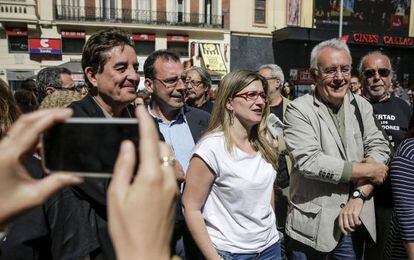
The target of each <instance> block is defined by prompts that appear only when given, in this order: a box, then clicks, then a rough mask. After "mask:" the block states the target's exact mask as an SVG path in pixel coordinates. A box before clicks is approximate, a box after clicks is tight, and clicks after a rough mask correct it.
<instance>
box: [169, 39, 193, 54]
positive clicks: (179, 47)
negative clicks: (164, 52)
mask: <svg viewBox="0 0 414 260" xmlns="http://www.w3.org/2000/svg"><path fill="white" fill-rule="evenodd" d="M167 49H168V50H169V51H172V52H175V53H177V54H178V55H179V56H180V57H188V42H168V43H167Z"/></svg>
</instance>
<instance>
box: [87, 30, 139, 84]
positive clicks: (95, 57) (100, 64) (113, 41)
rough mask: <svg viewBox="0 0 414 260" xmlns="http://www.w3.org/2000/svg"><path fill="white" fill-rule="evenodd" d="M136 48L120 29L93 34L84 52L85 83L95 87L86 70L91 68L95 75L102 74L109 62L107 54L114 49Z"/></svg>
mask: <svg viewBox="0 0 414 260" xmlns="http://www.w3.org/2000/svg"><path fill="white" fill-rule="evenodd" d="M125 45H127V46H131V47H132V48H133V47H134V42H133V41H132V40H131V37H130V36H129V35H128V34H126V33H125V32H123V31H121V30H119V29H113V28H112V29H107V30H102V31H99V32H97V33H95V34H92V35H91V37H90V38H89V39H88V41H87V42H86V43H85V46H84V47H83V52H82V70H83V73H84V76H85V82H86V84H87V85H88V86H89V87H93V86H92V84H91V83H90V82H89V80H88V77H87V75H86V74H85V69H86V68H87V67H91V68H92V70H93V72H94V73H101V72H102V71H103V68H104V66H105V64H106V62H107V59H108V56H107V55H106V54H107V52H108V51H109V50H111V49H113V48H114V47H118V46H121V47H122V50H123V48H124V46H125Z"/></svg>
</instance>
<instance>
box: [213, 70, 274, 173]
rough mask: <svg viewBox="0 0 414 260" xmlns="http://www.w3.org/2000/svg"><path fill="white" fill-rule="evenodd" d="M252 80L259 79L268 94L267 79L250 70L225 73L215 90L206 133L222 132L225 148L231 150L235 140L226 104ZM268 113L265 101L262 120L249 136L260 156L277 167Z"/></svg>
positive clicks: (267, 104) (268, 109) (267, 105)
mask: <svg viewBox="0 0 414 260" xmlns="http://www.w3.org/2000/svg"><path fill="white" fill-rule="evenodd" d="M254 81H260V82H261V83H262V85H263V90H264V92H265V94H266V95H267V94H268V85H267V81H266V80H265V79H264V78H263V77H262V76H260V75H259V74H257V73H255V72H253V71H250V70H236V71H233V72H230V73H229V74H227V75H226V76H225V77H224V78H223V79H222V81H221V83H220V87H219V88H218V90H217V95H216V100H215V104H214V108H213V111H212V114H211V118H210V123H209V126H208V128H207V131H206V134H208V133H213V132H220V131H222V132H223V133H224V138H225V142H226V149H227V150H228V151H229V152H231V151H232V149H233V148H234V144H235V140H234V137H233V136H232V135H231V133H230V125H231V121H232V115H231V112H230V111H229V110H227V108H226V104H227V102H228V101H229V100H231V99H232V98H233V97H234V95H235V94H237V93H238V92H240V91H242V90H243V89H244V88H246V87H247V86H249V85H250V84H251V83H252V82H254ZM269 113H270V108H269V103H268V102H265V107H264V113H263V116H262V120H261V121H260V123H259V124H258V125H255V126H254V127H253V128H252V131H251V133H250V136H249V138H250V139H251V140H252V141H253V143H254V145H255V147H256V149H257V150H258V151H259V152H260V153H261V155H262V157H263V158H264V159H265V160H266V161H267V162H268V163H270V164H272V165H273V167H274V168H275V169H276V167H277V148H276V147H275V146H274V145H272V143H271V141H270V139H269V133H268V130H267V121H268V117H269Z"/></svg>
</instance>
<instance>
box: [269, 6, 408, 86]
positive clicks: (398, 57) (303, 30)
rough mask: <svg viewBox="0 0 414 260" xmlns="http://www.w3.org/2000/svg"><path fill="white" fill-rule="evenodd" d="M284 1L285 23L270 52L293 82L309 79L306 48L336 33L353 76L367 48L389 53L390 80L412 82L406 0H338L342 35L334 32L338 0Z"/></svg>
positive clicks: (303, 83)
mask: <svg viewBox="0 0 414 260" xmlns="http://www.w3.org/2000/svg"><path fill="white" fill-rule="evenodd" d="M283 1H284V2H285V3H284V4H285V5H286V7H285V8H286V9H285V10H286V15H285V19H286V20H285V26H281V27H278V28H276V29H275V30H274V32H273V54H274V60H275V61H276V63H278V64H279V65H281V66H282V68H283V70H284V73H285V78H286V79H287V80H290V81H291V82H292V83H293V84H295V85H296V86H303V87H305V86H309V85H310V84H312V79H311V77H310V73H309V65H310V64H309V61H310V52H311V50H312V48H313V47H314V46H315V45H316V44H318V43H319V42H321V41H324V40H327V39H331V38H341V39H342V40H343V41H345V42H347V43H348V46H349V48H350V51H351V55H352V60H353V70H352V73H353V74H354V75H358V71H357V67H358V64H359V61H360V59H361V58H362V56H364V55H365V54H366V53H368V52H371V51H382V52H384V53H386V54H387V55H389V56H390V58H391V63H392V66H393V69H394V72H395V73H394V75H395V78H394V80H395V83H397V82H398V83H400V84H401V85H403V86H404V87H408V85H409V84H412V82H414V73H413V72H412V69H411V68H412V67H413V66H414V38H412V37H413V36H414V26H413V24H414V19H413V14H414V11H413V5H412V1H411V0H401V1H394V0H374V1H364V0H352V1H343V2H344V6H343V27H342V34H339V14H340V6H339V3H340V1H329V0H309V1H308V0H283ZM297 89H299V90H300V87H299V88H297ZM304 89H305V90H306V88H304ZM299 94H300V93H299Z"/></svg>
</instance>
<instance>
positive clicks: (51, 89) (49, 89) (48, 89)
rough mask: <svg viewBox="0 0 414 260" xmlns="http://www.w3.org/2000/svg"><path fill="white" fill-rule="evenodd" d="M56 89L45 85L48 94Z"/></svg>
mask: <svg viewBox="0 0 414 260" xmlns="http://www.w3.org/2000/svg"><path fill="white" fill-rule="evenodd" d="M55 91H56V89H55V88H54V87H46V94H48V95H50V94H52V93H53V92H55Z"/></svg>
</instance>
